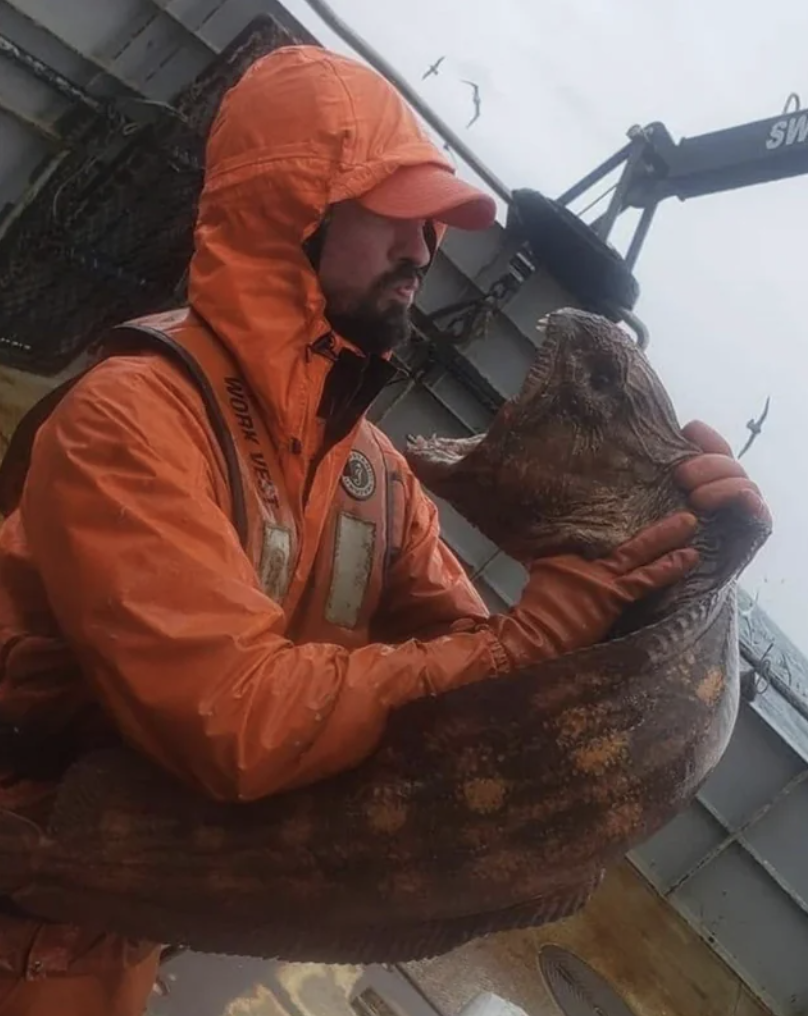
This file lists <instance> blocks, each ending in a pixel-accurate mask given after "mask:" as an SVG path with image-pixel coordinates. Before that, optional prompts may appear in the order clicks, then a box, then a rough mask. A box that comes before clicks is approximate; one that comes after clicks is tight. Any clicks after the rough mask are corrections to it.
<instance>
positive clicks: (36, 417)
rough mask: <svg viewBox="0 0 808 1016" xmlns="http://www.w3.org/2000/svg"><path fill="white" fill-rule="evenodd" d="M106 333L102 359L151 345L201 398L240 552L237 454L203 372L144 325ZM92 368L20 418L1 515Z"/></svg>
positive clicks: (244, 532)
mask: <svg viewBox="0 0 808 1016" xmlns="http://www.w3.org/2000/svg"><path fill="white" fill-rule="evenodd" d="M108 334H109V339H110V342H111V343H114V344H115V346H116V348H115V349H113V350H112V351H111V352H109V353H107V354H105V356H104V359H108V358H109V356H115V355H122V354H123V353H125V352H126V351H127V349H129V350H131V349H144V348H150V347H151V348H154V349H156V350H157V351H158V352H161V353H165V354H166V356H167V357H168V358H169V359H170V360H172V361H173V362H174V363H176V364H178V365H179V366H181V367H182V368H183V370H184V371H185V373H186V374H187V376H188V377H189V378H190V380H191V381H192V382H193V384H194V386H195V387H196V390H197V391H198V392H199V394H200V396H201V398H202V402H203V404H204V406H205V412H206V414H207V417H208V421H209V422H210V425H211V429H212V430H213V433H214V435H215V437H216V440H217V442H218V444H219V448H220V449H221V452H222V456H223V458H224V462H225V469H226V471H227V481H228V485H229V487H230V496H231V498H232V502H233V525H234V527H235V529H236V532H237V533H238V538H239V541H240V542H241V545H242V547H245V548H246V546H247V537H248V529H247V507H246V501H245V496H244V483H243V480H242V476H241V468H240V466H239V460H238V453H237V452H236V446H235V443H234V441H233V436H232V435H231V433H230V430H229V429H228V426H227V423H226V422H225V419H224V416H223V415H222V411H221V408H220V406H219V402H218V400H217V399H216V395H215V393H214V391H213V388H212V387H211V384H210V382H209V381H208V378H207V377H206V375H205V372H204V371H203V370H202V368H201V367H200V365H199V364H198V363H197V361H196V359H195V358H194V357H193V356H192V354H191V353H189V352H188V350H187V349H185V348H184V347H183V346H181V345H180V344H179V343H178V342H175V340H174V339H172V338H171V337H170V336H169V335H166V333H165V332H161V331H160V330H159V329H157V328H153V327H151V326H149V325H120V326H118V327H116V328H113V329H111V331H110V332H109V333H108ZM127 340H128V341H127ZM119 344H120V347H119ZM101 362H103V361H101ZM95 366H97V364H93V365H92V366H91V367H89V368H88V369H87V370H85V371H82V372H81V373H80V374H77V375H76V376H75V377H73V378H70V380H68V381H66V382H65V383H64V384H61V385H59V387H58V388H55V389H54V390H53V391H52V392H49V393H48V394H47V395H45V396H44V397H43V398H42V399H40V400H39V401H38V402H37V403H36V404H35V405H34V406H33V407H32V408H31V409H30V410H29V411H28V412H27V413H26V414H25V416H24V417H23V418H22V419H21V420H20V422H19V424H18V425H17V427H16V429H15V431H14V433H13V435H12V437H11V440H10V441H9V445H8V448H7V449H6V453H5V455H4V457H3V461H2V463H0V512H2V513H3V514H4V515H9V514H10V513H11V512H12V511H13V510H14V509H15V508H16V507H17V506H18V505H19V502H20V498H21V496H22V489H23V485H24V483H25V478H26V476H27V475H28V470H29V468H30V465H31V454H32V451H33V446H34V440H35V438H36V435H37V432H38V430H39V428H40V427H41V426H42V424H43V423H44V422H45V420H47V419H48V417H49V416H50V415H51V413H52V412H53V411H54V409H56V407H57V406H58V405H59V403H60V402H61V401H62V399H63V398H64V397H65V396H66V395H67V394H68V392H70V391H71V389H72V388H73V387H74V386H75V385H76V384H77V383H78V382H79V381H80V380H81V379H82V378H83V377H85V376H86V375H87V374H88V373H89V372H90V371H91V370H92V369H93V367H95Z"/></svg>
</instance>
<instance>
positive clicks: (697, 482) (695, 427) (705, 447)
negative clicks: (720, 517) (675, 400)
mask: <svg viewBox="0 0 808 1016" xmlns="http://www.w3.org/2000/svg"><path fill="white" fill-rule="evenodd" d="M682 433H683V434H684V435H685V437H686V438H687V439H688V440H689V441H692V442H693V444H695V445H698V447H699V448H701V449H702V452H703V454H702V455H696V456H694V457H693V458H692V459H688V461H687V462H683V463H682V465H681V466H679V467H678V468H677V469H676V471H675V473H674V478H675V480H676V482H677V483H678V484H679V485H680V486H681V487H682V489H683V490H685V491H687V493H688V495H689V499H690V504H691V505H692V507H693V508H694V509H695V510H696V511H707V512H709V511H715V510H716V508H720V507H722V506H723V505H726V504H728V503H729V502H730V501H735V500H736V499H737V500H738V502H739V503H740V504H742V505H743V507H744V508H745V509H746V510H747V511H748V512H749V514H750V515H752V516H754V517H755V518H759V519H760V520H761V521H763V522H766V523H768V525H771V522H772V518H771V513H770V512H769V509H768V507H767V505H766V502H765V501H764V500H763V497H762V496H761V493H760V490H759V489H758V486H757V484H755V483H753V482H752V481H751V480H750V479H749V476H748V475H747V473H746V470H745V469H744V467H743V466H742V465H741V464H740V462H738V460H737V459H736V458H734V457H733V454H732V449H731V448H730V446H729V445H728V444H727V442H726V441H725V440H724V438H723V437H721V435H720V434H719V433H717V431H714V430H713V428H712V427H708V426H707V424H706V423H702V422H701V421H700V420H693V421H692V422H690V423H688V424H687V426H685V427H683V428H682Z"/></svg>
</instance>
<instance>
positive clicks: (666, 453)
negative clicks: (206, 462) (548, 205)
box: [0, 311, 768, 962]
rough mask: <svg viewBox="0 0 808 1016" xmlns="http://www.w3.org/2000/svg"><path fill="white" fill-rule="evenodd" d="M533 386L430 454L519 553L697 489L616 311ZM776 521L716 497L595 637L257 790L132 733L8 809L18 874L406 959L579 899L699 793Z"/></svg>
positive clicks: (589, 536) (220, 932)
mask: <svg viewBox="0 0 808 1016" xmlns="http://www.w3.org/2000/svg"><path fill="white" fill-rule="evenodd" d="M542 328H543V331H544V337H543V341H542V345H541V348H540V352H539V354H538V357H537V360H536V363H535V366H534V367H533V369H532V371H531V372H530V375H529V377H528V378H527V380H526V382H525V385H524V387H523V389H522V391H521V392H520V393H519V394H518V395H517V396H516V397H515V398H514V399H513V400H511V401H509V402H508V403H507V404H505V405H504V406H503V408H502V410H501V412H500V413H499V415H498V416H497V418H496V419H495V421H494V423H493V425H492V427H491V429H490V431H489V432H488V433H487V434H486V435H484V436H481V437H479V438H474V439H472V440H470V441H468V442H453V441H446V440H440V439H434V440H431V441H429V440H415V441H413V442H411V444H410V447H409V451H408V455H409V459H410V461H411V463H412V465H413V468H414V469H415V471H416V473H417V474H418V475H419V476H421V477H422V478H423V480H424V482H425V483H427V484H428V486H430V487H431V489H432V490H433V491H434V492H435V493H436V494H437V495H440V496H442V497H444V498H446V499H447V500H448V501H450V502H451V503H452V504H454V505H455V507H456V508H457V509H458V510H459V511H460V512H461V513H462V514H463V515H465V516H466V518H468V519H469V520H470V521H471V522H472V523H474V524H476V525H477V526H478V527H479V528H480V529H481V530H482V531H483V532H484V533H485V534H486V535H488V536H489V537H490V538H491V539H493V540H494V541H495V542H496V543H498V544H499V545H500V546H501V547H502V548H503V549H505V550H507V551H508V552H509V553H511V554H513V555H514V556H515V557H517V558H519V559H521V560H525V561H527V560H529V559H530V558H532V557H534V556H536V555H538V554H546V553H555V552H558V551H563V550H577V551H579V552H581V553H583V554H601V553H603V552H605V551H607V550H610V549H611V548H613V547H615V546H617V545H618V544H619V543H621V542H623V541H625V540H626V539H628V538H629V537H631V536H633V535H634V534H635V533H636V532H637V530H638V529H640V528H641V527H642V526H644V525H646V524H648V523H650V522H651V521H653V520H655V519H658V518H661V517H662V516H664V515H666V514H668V513H669V512H671V511H672V510H675V509H679V508H682V507H684V505H685V499H684V496H683V494H682V493H681V492H680V491H679V490H678V488H677V487H676V485H675V483H674V482H673V479H672V471H673V469H674V467H675V466H676V465H677V464H678V463H680V462H681V461H683V460H684V459H686V458H687V457H689V456H691V455H693V454H694V453H695V452H696V451H697V449H695V448H694V447H693V446H692V445H691V444H689V443H688V442H687V441H686V440H685V439H684V437H683V436H682V434H681V432H680V430H679V427H678V425H677V422H676V418H675V415H674V412H673V409H672V407H671V404H670V401H669V399H668V398H667V395H666V393H665V392H664V390H663V387H662V385H661V383H660V381H659V379H658V378H657V377H656V375H655V374H654V372H653V371H652V369H651V368H650V366H649V364H648V361H647V360H646V358H645V356H644V355H643V353H642V352H641V351H640V350H639V349H638V348H637V347H636V346H635V345H634V344H633V343H632V342H631V341H630V340H629V339H628V338H627V337H626V336H625V335H624V334H623V332H622V331H621V330H620V329H619V328H618V327H617V326H615V325H612V324H610V323H609V322H607V321H605V320H602V319H600V318H596V317H592V316H590V315H586V314H582V313H579V312H571V311H567V312H561V313H558V314H554V315H552V316H551V317H550V318H549V320H548V321H546V322H545V323H544V324H543V326H542ZM767 535H768V531H767V529H766V528H765V527H764V526H763V525H761V524H758V523H756V522H755V521H754V520H752V519H750V518H748V517H747V516H746V515H744V514H743V513H741V512H740V511H735V510H733V509H727V510H725V511H722V512H720V513H718V514H716V515H714V516H712V517H710V518H704V519H703V520H702V524H701V528H700V532H699V535H698V544H699V546H700V547H701V550H702V560H701V564H700V566H699V567H698V569H697V570H696V571H695V572H694V573H693V574H691V575H690V576H689V577H688V578H687V579H686V580H684V581H683V582H682V583H681V584H680V585H679V586H678V587H677V588H675V589H674V590H672V591H671V592H669V593H668V594H666V595H665V596H660V597H657V598H656V599H655V600H654V601H653V602H651V601H649V602H648V603H646V604H644V605H643V606H642V607H640V608H637V609H635V610H633V611H632V612H630V614H628V615H627V616H626V618H624V620H623V623H622V625H621V627H620V630H619V631H615V632H613V633H612V634H611V636H610V638H609V639H607V640H606V641H604V642H603V643H602V644H600V645H597V646H595V647H593V648H590V649H587V650H584V651H580V652H574V653H570V654H568V655H565V656H562V657H560V658H558V659H556V660H551V661H548V662H545V663H541V664H539V665H538V666H535V667H530V668H527V669H525V670H523V671H521V672H519V673H516V674H513V675H512V676H510V677H507V678H498V679H495V680H493V679H492V680H487V681H483V682H480V683H478V684H475V685H471V686H469V687H466V688H462V689H458V690H456V691H453V692H450V693H448V694H446V695H442V696H439V697H435V698H428V699H423V700H421V701H418V702H414V703H411V704H410V705H407V706H405V707H403V708H401V709H400V710H398V711H397V712H396V713H394V714H393V716H392V717H391V719H390V721H389V724H388V726H387V730H386V732H385V734H384V738H383V741H382V743H381V745H380V746H379V748H378V750H376V751H375V753H374V754H373V755H372V756H371V757H370V758H368V759H366V760H365V761H364V762H363V763H362V764H361V765H359V766H358V767H357V768H356V769H354V770H353V771H352V772H348V773H345V774H343V775H341V776H339V777H337V778H333V779H330V780H328V781H326V782H323V783H321V784H318V785H316V786H313V787H311V788H308V789H303V790H297V791H294V792H291V793H287V794H283V795H280V796H277V797H274V798H271V799H268V800H266V801H262V802H259V803H255V804H249V805H232V806H228V805H222V804H218V803H214V802H211V801H208V800H204V799H203V798H201V797H200V796H197V795H196V794H194V793H192V792H190V791H188V790H187V789H185V788H184V787H182V786H180V785H179V784H178V783H176V782H175V781H174V780H173V779H171V778H170V777H168V776H167V775H165V774H164V773H162V772H160V771H158V770H157V769H155V768H154V767H152V766H151V765H149V764H148V763H146V762H145V761H143V760H142V759H140V758H139V757H138V756H136V755H135V754H133V753H131V752H129V751H127V750H124V749H113V750H110V751H108V752H105V753H98V754H95V755H91V756H89V757H87V758H85V759H84V760H83V761H81V762H79V763H78V764H76V765H75V766H74V767H73V768H72V769H71V770H69V771H68V773H67V776H66V778H65V780H64V782H63V783H62V785H61V788H60V791H59V794H58V798H57V801H56V804H55V807H54V810H53V812H52V815H51V817H50V820H49V823H48V825H47V827H46V828H39V827H38V826H36V825H34V824H32V823H27V822H24V821H23V820H21V819H19V818H15V817H14V816H11V815H9V814H5V815H0V892H5V893H6V894H8V895H10V896H11V897H12V899H13V900H14V901H15V902H16V904H17V905H19V906H20V907H22V908H24V909H26V910H28V911H30V912H32V913H36V914H40V915H43V916H44V917H49V918H53V919H63V920H68V921H75V920H76V919H77V917H78V915H79V914H81V915H82V920H83V921H84V922H85V923H87V924H92V925H97V926H98V927H100V928H107V929H110V930H115V931H118V932H122V933H125V934H128V935H131V936H135V937H144V938H148V939H151V940H153V941H158V942H175V943H184V944H186V945H188V946H190V947H192V948H195V949H199V950H203V951H211V952H225V953H240V954H251V955H258V956H279V957H284V958H287V959H299V960H311V961H322V962H363V961H364V962H367V961H400V960H406V959H412V958H415V957H418V956H424V955H429V954H435V953H440V952H443V951H446V950H448V949H450V948H453V947H454V946H457V945H459V944H460V943H462V942H464V941H467V940H468V939H471V938H475V937H478V936H480V935H482V934H485V933H487V932H491V931H498V930H505V929H509V928H514V927H518V926H528V925H537V924H541V923H545V922H548V921H553V920H557V919H559V918H562V917H565V916H567V915H569V914H571V913H573V912H574V911H576V910H577V909H579V908H580V907H581V906H582V905H583V904H584V903H585V902H586V900H587V899H588V898H589V896H590V895H591V893H592V892H593V891H594V889H595V888H596V887H597V885H598V884H599V882H600V880H601V878H602V874H603V871H604V869H605V868H608V867H609V866H610V865H612V864H614V863H616V862H617V861H618V860H619V859H620V858H621V857H622V856H623V855H624V854H625V852H626V851H627V850H629V849H631V848H632V847H633V846H635V845H636V844H638V843H639V842H641V841H642V840H644V839H646V838H647V837H648V836H650V835H651V834H652V833H654V832H655V831H656V830H658V829H659V828H660V827H661V826H662V825H664V824H665V823H667V822H668V821H669V820H670V819H671V818H672V817H673V816H674V815H676V814H677V812H679V811H680V810H681V809H683V808H685V807H686V806H687V804H688V803H689V802H690V801H691V799H692V797H693V795H694V794H695V792H696V791H697V789H698V788H699V786H700V785H701V783H702V782H703V781H704V780H705V778H706V777H707V776H708V775H709V773H710V772H711V771H712V770H713V768H714V767H715V765H716V764H717V762H718V761H719V759H720V758H721V756H722V754H723V752H724V750H725V748H726V745H727V742H728V740H729V737H730V734H731V732H732V729H733V726H734V722H735V717H736V713H737V707H738V659H737V635H736V623H735V622H736V607H735V597H734V582H735V579H736V577H737V575H738V574H739V572H740V571H741V569H742V568H743V567H744V566H745V565H746V564H747V563H748V561H749V560H750V558H751V557H752V555H753V554H754V553H755V552H756V551H757V549H758V548H759V547H760V546H761V545H762V543H763V541H764V540H765V538H766V537H767Z"/></svg>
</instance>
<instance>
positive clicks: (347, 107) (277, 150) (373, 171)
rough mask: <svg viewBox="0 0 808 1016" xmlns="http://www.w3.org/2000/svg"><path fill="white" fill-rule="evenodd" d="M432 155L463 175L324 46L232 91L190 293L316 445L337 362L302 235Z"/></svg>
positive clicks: (294, 49)
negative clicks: (323, 348)
mask: <svg viewBox="0 0 808 1016" xmlns="http://www.w3.org/2000/svg"><path fill="white" fill-rule="evenodd" d="M423 163H432V164H436V165H440V166H442V167H445V168H449V169H450V170H452V166H451V164H450V163H448V162H447V160H446V159H444V158H443V156H442V155H441V154H440V152H439V151H438V149H437V148H436V147H435V146H434V145H433V143H432V142H431V141H430V140H429V138H428V136H427V135H426V133H425V132H424V130H423V129H422V128H421V126H420V125H419V123H418V121H417V120H416V118H415V116H414V114H413V113H412V112H411V110H410V109H409V107H408V106H407V105H406V103H405V102H404V100H403V99H402V98H401V96H400V95H399V94H398V92H397V91H396V90H395V89H394V88H393V87H392V86H391V85H390V84H389V83H388V82H387V81H386V80H385V79H384V78H383V77H382V76H381V75H379V74H377V73H376V72H375V71H373V70H371V69H369V68H367V67H365V66H363V65H361V64H359V63H357V62H355V61H353V60H351V59H348V58H346V57H341V56H338V55H336V54H334V53H330V52H328V51H325V50H322V49H320V48H318V47H310V46H291V47H284V48H282V49H278V50H275V51H274V52H273V53H271V54H270V55H268V56H266V57H264V58H262V59H260V60H258V61H257V62H256V63H254V64H253V65H252V67H251V68H250V69H249V70H248V71H247V72H246V73H245V75H244V76H243V77H242V78H241V80H240V81H239V82H238V84H236V85H235V86H234V87H233V88H232V89H231V90H230V91H229V92H228V94H227V95H226V96H225V99H224V101H223V102H222V105H221V107H220V110H219V112H218V115H217V117H216V119H215V122H214V124H213V127H212V130H211V133H210V136H209V139H208V146H207V158H206V170H205V181H204V186H203V191H202V195H201V198H200V205H199V213H198V219H197V227H196V233H195V253H194V256H193V259H192V262H191V266H190V273H189V301H190V304H191V307H192V308H193V309H194V311H196V312H197V313H198V314H199V315H200V316H201V317H202V318H203V319H204V320H205V321H206V322H207V323H208V325H209V326H210V327H211V328H213V330H214V331H215V332H216V333H217V334H218V336H219V338H220V340H221V341H223V342H224V343H225V345H226V346H227V347H228V348H229V350H230V352H231V353H232V354H233V355H234V356H235V358H236V359H237V361H238V362H239V365H240V367H241V369H242V371H243V372H244V374H245V376H246V378H247V379H248V381H249V383H250V384H251V386H252V388H253V390H254V392H255V394H256V396H257V397H258V399H259V401H260V402H261V404H262V409H263V411H264V412H265V413H266V417H267V424H268V425H269V426H270V428H271V430H272V431H273V433H275V434H276V435H277V436H278V439H279V440H293V441H300V442H301V444H302V447H303V448H304V449H308V450H309V451H311V449H312V445H313V443H316V436H315V431H316V420H315V416H316V410H317V406H318V404H319V399H320V396H321V393H322V386H323V384H324V380H325V375H326V373H327V370H328V367H329V366H330V363H329V361H327V360H326V359H325V358H324V357H321V356H312V354H311V349H310V347H311V344H312V343H313V342H315V341H316V340H317V339H318V338H321V337H322V336H324V335H326V334H328V333H329V332H330V327H329V325H328V322H327V321H326V319H325V316H324V299H323V296H322V293H321V291H320V287H319V283H318V280H317V277H316V274H315V272H314V270H313V269H312V267H311V264H310V262H309V260H308V258H307V257H306V254H305V252H304V247H303V245H304V242H305V241H306V240H307V239H308V238H309V237H310V236H311V235H312V233H313V232H314V231H315V230H316V229H317V227H318V225H319V224H320V222H321V220H322V219H323V216H324V214H325V212H326V210H327V209H328V208H329V206H330V205H332V204H334V203H336V202H338V201H343V200H346V199H349V198H357V197H360V196H361V195H363V194H365V193H366V192H367V191H369V190H371V189H372V188H373V187H375V186H376V185H377V184H379V183H381V182H382V181H384V180H385V179H386V178H388V177H389V176H390V175H391V174H392V173H394V172H395V171H396V170H397V169H398V168H400V167H403V166H412V165H417V164H423ZM334 338H335V342H336V344H337V349H339V347H340V346H341V345H343V344H344V343H343V341H342V340H341V339H340V338H339V337H336V336H335V337H334Z"/></svg>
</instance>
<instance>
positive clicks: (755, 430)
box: [738, 397, 771, 458]
mask: <svg viewBox="0 0 808 1016" xmlns="http://www.w3.org/2000/svg"><path fill="white" fill-rule="evenodd" d="M770 405H771V398H769V397H767V398H766V405H765V406H764V407H763V412H762V413H761V414H760V416H759V417H758V418H757V420H750V421H749V422H748V423H747V425H746V428H747V430H748V431H749V438H748V440H747V442H746V444H745V445H744V446H743V448H742V449H741V450H740V451H739V452H738V458H741V456H742V455H746V453H747V452H748V451H749V449H750V448H751V447H752V444H753V442H754V440H755V438H756V437H757V436H758V435H759V434H760V432H761V431H762V430H763V424H764V423H765V421H766V417H767V416H768V415H769V406H770Z"/></svg>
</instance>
